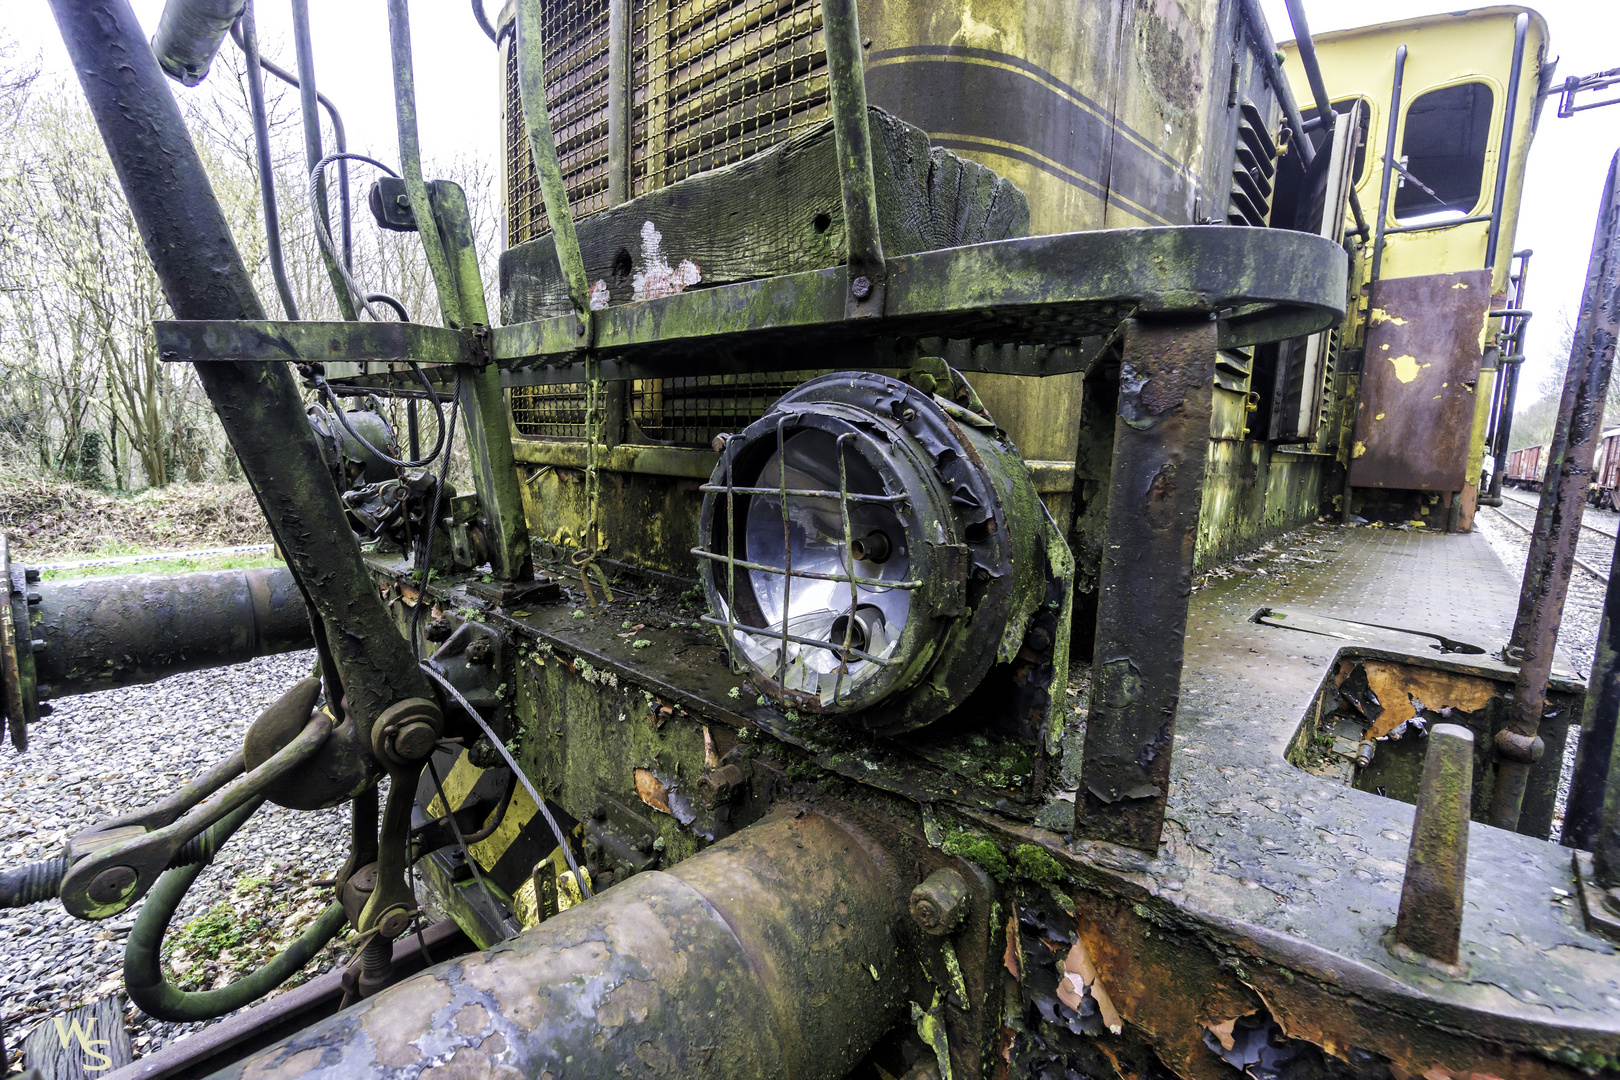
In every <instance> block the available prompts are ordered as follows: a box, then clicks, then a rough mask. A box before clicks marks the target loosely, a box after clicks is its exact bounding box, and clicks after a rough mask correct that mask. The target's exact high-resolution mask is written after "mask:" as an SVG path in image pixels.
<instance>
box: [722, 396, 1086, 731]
mask: <svg viewBox="0 0 1620 1080" xmlns="http://www.w3.org/2000/svg"><path fill="white" fill-rule="evenodd" d="M704 491H705V496H704V502H703V511H702V519H701V526H700V546H699V548H698V549H697V551H696V554H698V555H699V556H700V560H699V561H700V572H701V575H702V579H703V584H704V589H705V591H706V593H707V596H708V600H709V606H710V612H711V614H710V616H709V619H708V621H709V622H710V623H711V624H713V625H715V626H717V627H718V628H719V630H720V633H721V636H722V639H723V640H724V641H725V643H726V646H727V648H728V649H729V651H730V653H731V657H732V661H733V664H734V665H735V666H736V667H737V668H738V669H739V670H742V671H744V672H746V673H747V674H749V675H750V677H751V680H750V681H751V682H752V683H753V684H754V685H755V686H756V687H757V688H758V689H759V691H760V692H761V693H764V694H766V695H768V696H769V697H771V698H773V699H775V700H776V701H777V702H778V703H780V704H781V705H783V706H784V707H786V708H788V709H792V710H797V711H801V712H803V711H808V712H813V713H820V714H837V715H841V716H847V717H849V718H850V720H851V722H852V723H855V724H856V725H857V726H860V727H863V728H866V729H868V730H870V731H873V732H877V733H885V734H887V733H894V732H898V731H904V730H909V729H912V728H917V727H921V726H923V725H925V724H928V723H931V722H932V721H934V720H936V719H938V718H939V717H941V716H943V715H945V714H946V713H948V712H949V711H950V710H951V709H952V708H953V707H955V705H957V704H959V703H960V702H961V701H962V700H964V699H965V698H966V697H967V695H968V694H969V693H971V692H972V691H973V690H974V689H975V688H976V687H977V686H978V685H979V683H980V682H981V681H982V680H983V678H984V676H985V673H986V672H987V671H988V670H989V669H990V667H991V666H992V665H993V664H994V663H996V662H997V661H998V660H1007V661H1010V660H1011V659H1013V657H1014V656H1016V654H1017V653H1018V651H1019V650H1020V648H1021V647H1022V646H1023V644H1024V638H1025V633H1026V631H1027V630H1028V628H1029V626H1030V623H1031V620H1032V619H1033V618H1034V617H1035V615H1036V613H1037V611H1038V610H1039V609H1041V608H1043V607H1051V606H1052V605H1051V604H1050V603H1048V600H1049V595H1048V594H1049V593H1051V591H1052V590H1051V589H1050V588H1048V584H1049V579H1050V578H1051V571H1052V569H1053V565H1052V560H1050V559H1049V558H1048V557H1047V556H1048V555H1049V554H1050V552H1049V550H1048V549H1049V548H1050V545H1051V544H1052V543H1053V542H1054V541H1055V542H1056V544H1057V545H1058V547H1059V548H1062V540H1061V539H1060V538H1058V537H1057V534H1056V530H1055V528H1053V527H1052V523H1051V520H1050V518H1049V517H1047V516H1046V514H1045V511H1044V508H1043V507H1042V506H1041V504H1040V500H1039V498H1038V496H1036V494H1035V491H1034V486H1033V484H1032V482H1031V480H1030V477H1029V473H1028V470H1027V468H1026V467H1025V466H1024V463H1023V460H1022V459H1021V458H1020V457H1019V456H1018V454H1017V452H1016V450H1015V449H1014V448H1013V447H1012V446H1011V444H1010V443H1008V442H1007V440H1006V439H1005V437H1004V436H1003V435H1002V434H1001V433H1000V432H999V431H997V430H996V429H995V427H994V425H993V424H992V423H991V422H990V421H989V420H988V419H987V418H985V417H983V416H982V415H981V414H979V413H976V412H973V411H971V410H969V409H966V408H963V407H961V406H960V405H957V404H955V403H953V402H950V401H948V400H946V399H943V398H939V397H935V396H933V395H930V394H925V393H923V392H921V391H920V390H918V389H916V388H915V387H913V386H911V385H909V384H907V383H905V382H902V381H900V380H898V379H895V378H892V377H887V376H882V375H875V374H868V373H850V372H841V373H836V374H832V375H824V376H822V377H820V378H817V379H813V380H811V381H809V382H807V383H804V384H803V385H801V386H799V387H797V388H795V389H794V390H793V391H791V392H789V393H788V394H786V395H785V396H783V397H782V398H781V399H779V400H778V401H777V402H776V404H775V405H774V406H773V407H772V408H771V410H770V411H769V412H768V413H766V415H765V416H763V417H762V418H761V419H759V420H758V421H756V422H754V423H753V424H751V425H749V426H748V428H746V429H745V430H744V431H742V432H741V433H740V434H737V435H733V436H730V437H728V438H727V439H726V440H725V443H724V448H723V449H722V451H721V454H720V461H719V463H718V464H717V466H716V468H715V471H714V475H713V477H712V478H711V480H710V482H709V483H708V484H706V485H704ZM1015 508H1016V509H1018V510H1021V511H1028V512H1029V513H1028V514H1027V515H1024V514H1015V515H1013V517H1014V518H1016V519H1017V520H1016V524H1015V523H1014V521H1013V520H1010V518H1009V510H1012V509H1015ZM1026 516H1027V517H1028V520H1025V517H1026ZM1066 558H1067V549H1066V548H1062V553H1061V556H1060V557H1059V559H1058V560H1057V561H1058V562H1059V563H1063V564H1065V565H1066ZM1047 621H1048V622H1054V621H1055V616H1054V617H1053V618H1051V619H1048V620H1047ZM1051 636H1052V635H1051V634H1050V633H1049V634H1048V638H1049V639H1050V638H1051Z"/></svg>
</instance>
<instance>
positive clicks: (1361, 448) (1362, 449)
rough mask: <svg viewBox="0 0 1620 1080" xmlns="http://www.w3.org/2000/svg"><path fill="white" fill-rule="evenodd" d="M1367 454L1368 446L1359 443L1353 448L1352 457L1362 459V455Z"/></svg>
mask: <svg viewBox="0 0 1620 1080" xmlns="http://www.w3.org/2000/svg"><path fill="white" fill-rule="evenodd" d="M1366 452H1367V444H1366V443H1364V442H1358V443H1356V445H1355V446H1354V447H1352V448H1351V450H1350V456H1351V457H1360V456H1361V455H1362V454H1365V453H1366Z"/></svg>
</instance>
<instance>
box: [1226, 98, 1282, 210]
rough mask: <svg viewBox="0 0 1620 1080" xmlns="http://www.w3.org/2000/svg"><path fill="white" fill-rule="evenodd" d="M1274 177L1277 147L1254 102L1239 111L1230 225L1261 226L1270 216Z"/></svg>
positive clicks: (1227, 207)
mask: <svg viewBox="0 0 1620 1080" xmlns="http://www.w3.org/2000/svg"><path fill="white" fill-rule="evenodd" d="M1276 175H1277V144H1276V143H1274V142H1272V141H1271V136H1270V134H1268V133H1267V131H1266V123H1265V118H1264V117H1262V116H1261V115H1260V110H1259V109H1257V108H1255V106H1254V104H1253V102H1249V101H1245V102H1243V104H1242V106H1241V107H1240V110H1239V116H1238V142H1237V153H1236V154H1235V155H1234V157H1233V160H1232V189H1231V191H1230V192H1229V194H1228V197H1227V203H1226V221H1227V224H1229V225H1253V226H1256V227H1258V226H1263V225H1265V224H1266V221H1267V220H1268V219H1269V218H1270V216H1271V193H1272V179H1273V178H1274V177H1275V176H1276Z"/></svg>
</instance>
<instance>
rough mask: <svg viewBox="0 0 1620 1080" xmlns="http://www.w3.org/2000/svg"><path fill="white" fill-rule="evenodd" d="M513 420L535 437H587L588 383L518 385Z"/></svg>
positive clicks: (513, 392) (523, 431)
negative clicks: (586, 408)
mask: <svg viewBox="0 0 1620 1080" xmlns="http://www.w3.org/2000/svg"><path fill="white" fill-rule="evenodd" d="M512 423H513V424H514V425H515V426H516V427H517V430H518V434H519V435H524V436H527V437H528V438H531V439H584V438H585V384H584V383H566V384H562V385H553V386H518V387H514V388H513V389H512Z"/></svg>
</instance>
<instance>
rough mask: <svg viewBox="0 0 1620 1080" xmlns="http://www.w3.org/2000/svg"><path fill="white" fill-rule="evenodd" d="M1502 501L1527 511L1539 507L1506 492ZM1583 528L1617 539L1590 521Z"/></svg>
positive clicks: (1584, 523)
mask: <svg viewBox="0 0 1620 1080" xmlns="http://www.w3.org/2000/svg"><path fill="white" fill-rule="evenodd" d="M1502 499H1503V501H1504V502H1510V503H1513V504H1514V505H1515V506H1522V507H1524V508H1525V509H1527V510H1535V509H1537V507H1536V504H1535V503H1533V502H1525V501H1524V500H1523V499H1516V498H1514V497H1513V496H1511V495H1508V494H1507V493H1506V492H1504V493H1503V494H1502ZM1491 509H1492V510H1498V509H1500V507H1495V506H1493V507H1491ZM1514 524H1518V523H1517V522H1515V523H1514ZM1581 528H1583V529H1590V530H1592V531H1593V532H1595V533H1597V534H1598V535H1599V536H1604V537H1607V538H1609V539H1610V540H1613V539H1614V538H1615V535H1616V534H1615V533H1612V532H1609V531H1608V530H1607V529H1600V528H1598V527H1597V526H1596V525H1593V524H1592V523H1591V522H1589V521H1584V520H1583V521H1582V522H1581Z"/></svg>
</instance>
